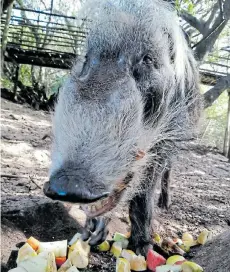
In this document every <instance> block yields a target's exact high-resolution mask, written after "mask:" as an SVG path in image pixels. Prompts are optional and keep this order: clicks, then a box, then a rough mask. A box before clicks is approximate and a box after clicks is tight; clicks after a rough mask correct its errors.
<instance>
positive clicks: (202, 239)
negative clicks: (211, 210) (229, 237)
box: [197, 230, 212, 245]
mask: <svg viewBox="0 0 230 272" xmlns="http://www.w3.org/2000/svg"><path fill="white" fill-rule="evenodd" d="M211 238H212V232H211V231H208V230H203V231H202V232H201V233H200V235H199V236H198V238H197V242H198V243H199V244H201V245H204V244H205V243H206V242H207V241H208V240H211Z"/></svg>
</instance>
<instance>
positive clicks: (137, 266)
mask: <svg viewBox="0 0 230 272" xmlns="http://www.w3.org/2000/svg"><path fill="white" fill-rule="evenodd" d="M130 266H131V269H132V270H134V271H145V270H146V269H147V264H146V261H145V258H144V257H143V256H141V255H138V256H136V257H133V258H132V259H131V261H130Z"/></svg>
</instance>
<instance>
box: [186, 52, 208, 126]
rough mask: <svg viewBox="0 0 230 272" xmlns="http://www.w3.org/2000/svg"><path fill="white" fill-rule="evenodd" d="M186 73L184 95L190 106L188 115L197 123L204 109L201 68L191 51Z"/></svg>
mask: <svg viewBox="0 0 230 272" xmlns="http://www.w3.org/2000/svg"><path fill="white" fill-rule="evenodd" d="M185 71H186V76H185V79H184V80H185V83H184V94H185V100H186V103H187V105H188V114H189V116H190V117H191V118H192V119H193V121H197V120H198V118H199V116H200V111H201V109H202V107H203V102H202V97H201V94H200V78H199V67H198V64H197V62H196V61H195V59H194V56H193V54H192V51H190V49H189V54H188V62H187V67H186V69H185Z"/></svg>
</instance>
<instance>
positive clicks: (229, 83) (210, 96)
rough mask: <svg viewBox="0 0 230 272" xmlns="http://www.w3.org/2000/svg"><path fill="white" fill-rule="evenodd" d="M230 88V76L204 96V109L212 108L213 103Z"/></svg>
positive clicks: (221, 80) (223, 78)
mask: <svg viewBox="0 0 230 272" xmlns="http://www.w3.org/2000/svg"><path fill="white" fill-rule="evenodd" d="M229 87H230V75H228V76H225V77H221V78H220V79H219V80H218V81H217V83H216V85H215V86H214V87H213V88H211V89H210V90H208V91H207V92H206V93H205V94H204V104H205V105H204V107H205V108H208V107H210V106H211V105H212V104H213V102H214V101H215V100H216V99H217V98H218V97H219V96H220V95H221V94H222V93H223V92H224V91H225V90H226V89H228V88H229Z"/></svg>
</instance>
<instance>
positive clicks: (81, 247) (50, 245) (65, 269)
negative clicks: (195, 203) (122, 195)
mask: <svg viewBox="0 0 230 272" xmlns="http://www.w3.org/2000/svg"><path fill="white" fill-rule="evenodd" d="M129 236H130V234H127V235H124V234H121V233H118V232H116V233H115V234H114V236H113V241H111V242H109V241H104V242H103V243H101V244H100V245H99V246H97V250H98V251H100V252H110V253H111V254H112V255H113V256H114V257H115V258H116V272H130V271H146V270H147V269H148V271H153V272H169V271H170V272H202V271H203V269H202V267H200V266H199V265H198V264H196V263H194V262H191V261H188V260H186V259H185V258H184V257H183V255H184V254H185V252H189V250H190V248H191V247H193V246H195V245H204V244H205V243H206V242H207V241H208V240H210V239H211V236H212V235H211V232H210V231H207V230H204V231H202V232H201V233H200V235H199V236H198V238H197V240H194V238H193V236H192V235H191V234H190V233H184V234H183V235H182V238H181V239H179V238H175V239H170V238H166V239H162V238H161V237H160V236H159V234H157V233H155V234H154V236H153V241H154V243H155V244H157V245H158V246H160V247H161V249H162V250H163V251H165V252H167V253H170V255H172V256H170V257H169V258H168V259H167V260H166V259H165V258H164V257H163V256H162V255H160V254H158V253H157V252H156V251H154V250H152V249H149V250H148V254H147V258H146V259H145V257H144V256H141V255H140V254H139V255H136V254H135V253H134V252H133V251H132V250H129V249H127V247H128V243H129V241H128V237H129ZM89 254H90V246H89V244H88V242H87V241H86V242H84V241H82V239H81V234H79V233H77V234H76V235H74V237H73V238H72V239H71V241H70V242H69V243H67V240H63V241H55V242H40V241H38V240H37V239H35V238H34V237H30V238H29V239H28V240H27V241H26V243H25V244H24V245H23V246H22V247H21V248H20V249H19V251H18V257H17V261H16V262H17V267H16V268H14V269H11V270H9V272H32V271H33V272H77V271H79V270H78V268H79V269H82V268H86V267H87V266H88V264H89Z"/></svg>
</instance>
